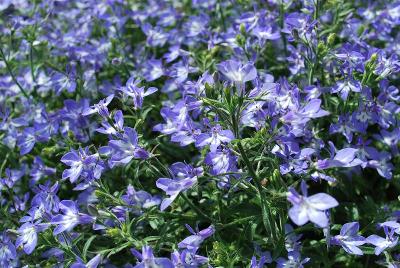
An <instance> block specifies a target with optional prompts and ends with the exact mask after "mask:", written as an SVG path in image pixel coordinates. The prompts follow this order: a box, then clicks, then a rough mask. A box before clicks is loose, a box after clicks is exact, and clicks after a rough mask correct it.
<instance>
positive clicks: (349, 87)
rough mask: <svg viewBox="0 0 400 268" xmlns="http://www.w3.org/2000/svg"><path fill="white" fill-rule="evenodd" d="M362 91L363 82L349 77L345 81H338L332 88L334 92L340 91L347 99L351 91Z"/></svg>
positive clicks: (343, 97)
mask: <svg viewBox="0 0 400 268" xmlns="http://www.w3.org/2000/svg"><path fill="white" fill-rule="evenodd" d="M351 91H353V92H360V91H361V83H360V82H359V81H357V80H354V79H347V80H343V81H338V82H337V83H336V86H335V87H334V88H333V89H332V90H331V92H332V93H339V94H340V97H341V98H342V99H343V100H344V101H346V100H347V97H348V96H349V93H350V92H351Z"/></svg>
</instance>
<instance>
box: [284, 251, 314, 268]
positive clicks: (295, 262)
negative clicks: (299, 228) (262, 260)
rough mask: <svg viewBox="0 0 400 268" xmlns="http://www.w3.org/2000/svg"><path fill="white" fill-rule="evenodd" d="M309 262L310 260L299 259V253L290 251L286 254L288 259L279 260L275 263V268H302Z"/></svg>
mask: <svg viewBox="0 0 400 268" xmlns="http://www.w3.org/2000/svg"><path fill="white" fill-rule="evenodd" d="M309 261H310V258H305V259H303V260H302V259H301V255H300V252H298V251H290V252H288V258H287V259H284V258H279V259H278V260H277V261H276V267H277V268H291V267H296V268H303V267H304V266H303V265H304V264H306V263H307V262H309Z"/></svg>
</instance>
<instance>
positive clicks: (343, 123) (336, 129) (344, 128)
mask: <svg viewBox="0 0 400 268" xmlns="http://www.w3.org/2000/svg"><path fill="white" fill-rule="evenodd" d="M355 131H356V129H355V128H354V127H353V124H352V122H351V121H350V118H349V115H348V114H343V115H339V119H338V123H336V124H331V125H330V127H329V134H335V133H341V134H342V135H343V136H345V137H346V140H347V142H348V143H351V141H352V140H353V133H354V132H355Z"/></svg>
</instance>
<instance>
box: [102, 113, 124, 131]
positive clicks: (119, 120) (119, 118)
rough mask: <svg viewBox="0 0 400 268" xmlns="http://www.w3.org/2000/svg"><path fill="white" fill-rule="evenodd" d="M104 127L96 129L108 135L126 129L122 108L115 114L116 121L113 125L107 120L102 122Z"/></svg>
mask: <svg viewBox="0 0 400 268" xmlns="http://www.w3.org/2000/svg"><path fill="white" fill-rule="evenodd" d="M101 125H102V127H99V128H97V129H96V131H97V132H100V133H103V134H107V135H115V136H118V135H120V132H123V131H124V115H123V114H122V111H121V110H118V111H116V112H115V114H114V122H113V125H111V124H110V123H109V122H107V121H103V122H101Z"/></svg>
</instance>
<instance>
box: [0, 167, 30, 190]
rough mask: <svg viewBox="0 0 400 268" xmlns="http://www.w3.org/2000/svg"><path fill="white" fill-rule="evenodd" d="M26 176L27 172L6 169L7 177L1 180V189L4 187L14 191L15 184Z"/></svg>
mask: <svg viewBox="0 0 400 268" xmlns="http://www.w3.org/2000/svg"><path fill="white" fill-rule="evenodd" d="M24 175H25V170H24V169H22V170H18V169H10V168H6V170H5V177H4V178H0V189H1V188H2V187H4V186H6V187H8V188H10V189H12V188H13V186H14V184H15V183H16V182H17V181H19V180H20V179H21V178H22V176H24Z"/></svg>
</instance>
